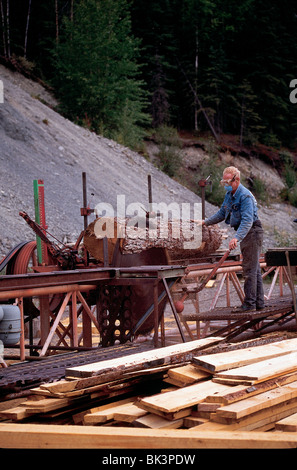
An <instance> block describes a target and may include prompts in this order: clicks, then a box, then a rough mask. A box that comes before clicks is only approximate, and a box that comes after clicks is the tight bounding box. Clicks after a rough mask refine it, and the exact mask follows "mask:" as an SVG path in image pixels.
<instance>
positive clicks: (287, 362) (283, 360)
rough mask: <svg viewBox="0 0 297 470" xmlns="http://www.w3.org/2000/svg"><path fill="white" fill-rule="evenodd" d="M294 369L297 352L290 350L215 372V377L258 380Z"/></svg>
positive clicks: (295, 367) (296, 368)
mask: <svg viewBox="0 0 297 470" xmlns="http://www.w3.org/2000/svg"><path fill="white" fill-rule="evenodd" d="M296 370H297V352H291V353H288V354H286V355H284V356H280V357H274V358H271V359H267V360H264V361H260V362H257V363H254V364H249V365H246V366H243V367H238V368H235V369H231V370H226V371H223V372H219V373H218V374H216V377H218V378H227V379H235V380H253V381H258V382H260V381H263V380H266V379H268V378H269V377H277V376H279V375H282V374H287V373H289V372H294V371H296Z"/></svg>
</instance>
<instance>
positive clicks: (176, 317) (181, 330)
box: [163, 278, 186, 343]
mask: <svg viewBox="0 0 297 470" xmlns="http://www.w3.org/2000/svg"><path fill="white" fill-rule="evenodd" d="M163 284H164V286H165V289H166V293H167V296H168V299H169V303H170V306H171V310H172V313H173V315H174V318H175V321H176V323H177V326H178V329H179V332H180V335H181V337H182V340H183V342H184V343H185V342H186V338H185V335H184V332H183V329H182V325H181V322H180V319H179V316H178V313H177V311H176V309H175V306H174V303H173V300H172V297H171V294H170V290H169V287H168V284H167V281H166V279H165V278H163Z"/></svg>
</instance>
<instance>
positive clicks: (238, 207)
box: [202, 166, 264, 312]
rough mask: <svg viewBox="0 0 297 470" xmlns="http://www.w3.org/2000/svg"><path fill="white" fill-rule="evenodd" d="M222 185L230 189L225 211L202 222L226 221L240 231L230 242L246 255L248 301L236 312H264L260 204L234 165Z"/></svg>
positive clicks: (219, 211) (244, 270)
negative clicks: (260, 261)
mask: <svg viewBox="0 0 297 470" xmlns="http://www.w3.org/2000/svg"><path fill="white" fill-rule="evenodd" d="M220 184H221V185H222V186H224V188H225V190H226V196H225V199H224V201H223V204H222V206H221V208H220V209H219V210H218V212H216V214H214V215H213V216H211V217H209V218H207V219H206V220H203V221H202V225H206V226H208V225H214V224H217V223H219V222H222V221H223V220H225V222H226V224H229V225H230V226H231V227H233V228H234V230H236V235H235V237H234V238H232V240H230V242H229V249H230V250H234V249H235V248H236V247H237V245H238V243H240V249H241V253H242V269H243V276H244V279H245V281H244V295H245V296H244V301H243V303H242V305H241V306H240V307H237V308H235V309H233V310H232V312H246V311H249V310H255V309H256V310H262V309H263V308H264V289H263V281H262V276H261V268H260V263H259V258H260V254H261V248H262V242H263V228H262V224H261V222H260V220H259V218H258V209H257V201H256V199H255V197H254V195H253V194H252V193H251V192H250V191H249V190H248V189H247V188H246V187H245V186H243V185H242V184H241V182H240V171H239V170H238V168H236V167H234V166H230V167H228V168H225V170H224V172H223V179H222V180H221V182H220Z"/></svg>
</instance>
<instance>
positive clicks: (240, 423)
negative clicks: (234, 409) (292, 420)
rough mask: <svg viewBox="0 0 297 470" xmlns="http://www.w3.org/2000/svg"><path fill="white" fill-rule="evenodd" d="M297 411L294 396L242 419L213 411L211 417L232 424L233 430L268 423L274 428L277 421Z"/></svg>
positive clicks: (254, 427) (246, 429)
mask: <svg viewBox="0 0 297 470" xmlns="http://www.w3.org/2000/svg"><path fill="white" fill-rule="evenodd" d="M296 411H297V400H296V398H294V399H293V400H291V401H290V402H288V403H287V402H284V403H279V404H278V405H275V406H272V407H270V408H265V409H263V410H260V411H258V412H256V413H253V414H251V415H248V416H246V417H244V418H242V419H240V420H234V419H232V418H225V417H222V416H218V415H217V414H216V413H213V416H211V419H212V420H213V421H215V422H217V423H220V424H224V425H227V426H231V425H232V429H233V430H240V431H254V430H255V429H259V428H262V427H263V426H268V425H273V426H271V428H273V427H274V426H275V423H276V422H277V421H279V420H281V419H283V418H286V417H287V416H290V415H292V414H294V413H296Z"/></svg>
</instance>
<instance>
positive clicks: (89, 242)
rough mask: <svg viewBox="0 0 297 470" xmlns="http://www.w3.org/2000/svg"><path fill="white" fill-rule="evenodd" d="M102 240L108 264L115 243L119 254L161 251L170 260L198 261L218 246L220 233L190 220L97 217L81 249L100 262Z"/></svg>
mask: <svg viewBox="0 0 297 470" xmlns="http://www.w3.org/2000/svg"><path fill="white" fill-rule="evenodd" d="M104 237H106V238H107V246H108V261H109V264H112V262H113V256H114V251H115V249H116V245H117V242H118V241H119V249H120V252H121V253H122V254H123V255H129V254H137V253H141V252H143V251H146V250H149V249H152V248H163V249H165V250H166V251H167V253H168V256H169V258H170V259H172V260H175V259H187V258H201V257H204V256H206V255H208V254H210V253H214V252H215V251H216V250H217V249H218V248H219V247H220V246H221V243H222V231H221V230H220V229H219V228H218V227H217V226H215V225H213V226H210V227H206V226H201V225H199V223H198V222H195V221H193V220H191V221H189V223H188V224H185V223H184V222H183V221H182V220H181V219H169V220H165V219H161V218H159V217H156V218H154V219H146V218H143V219H141V218H137V221H136V222H135V220H134V219H131V218H130V219H129V218H126V219H118V218H110V217H101V218H98V219H96V220H94V221H93V222H92V223H91V224H89V226H88V227H87V229H86V230H85V232H84V241H83V243H84V246H85V248H86V249H87V251H88V252H89V253H90V254H91V255H92V256H93V257H94V258H95V259H97V260H98V261H100V262H102V263H103V262H104V243H103V240H104Z"/></svg>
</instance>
